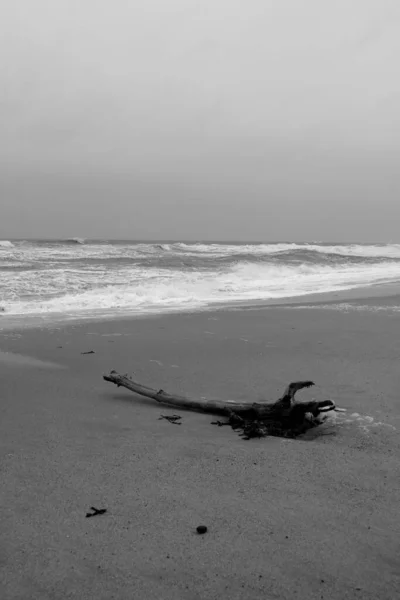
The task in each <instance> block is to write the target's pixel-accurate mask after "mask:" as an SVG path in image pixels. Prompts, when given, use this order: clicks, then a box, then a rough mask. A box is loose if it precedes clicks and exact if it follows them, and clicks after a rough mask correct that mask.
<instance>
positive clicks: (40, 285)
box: [1, 262, 400, 315]
mask: <svg viewBox="0 0 400 600" xmlns="http://www.w3.org/2000/svg"><path fill="white" fill-rule="evenodd" d="M2 277H3V282H4V283H5V284H6V285H5V292H3V294H4V295H5V299H4V300H3V301H2V303H1V304H2V306H4V307H5V310H6V312H7V313H8V314H13V315H23V314H40V313H55V312H65V313H73V312H81V311H91V310H118V311H121V310H125V311H128V312H129V311H131V310H132V311H139V312H150V311H154V310H160V311H162V310H168V309H171V308H177V309H178V308H201V307H204V306H207V305H209V304H212V303H229V302H232V301H241V300H242V301H249V300H268V299H276V298H288V297H293V296H302V295H306V294H309V293H317V292H332V291H336V290H345V289H351V288H355V287H360V286H368V285H370V284H372V283H384V282H387V281H392V280H393V279H396V278H397V279H399V278H400V263H377V264H373V265H347V266H342V267H341V268H338V267H337V266H327V265H321V264H318V265H315V264H308V265H304V264H303V265H298V266H290V265H285V264H279V265H276V264H265V263H249V262H239V263H236V264H229V265H228V266H226V267H225V268H221V267H218V268H216V269H213V270H206V269H195V270H189V271H181V270H177V269H162V268H157V267H152V268H145V267H138V266H130V265H128V266H124V267H119V268H113V269H106V268H103V267H99V266H93V268H85V269H84V270H79V269H76V268H71V267H69V268H64V269H62V270H60V269H57V268H47V269H38V270H36V269H35V270H30V271H27V272H22V273H19V272H13V273H8V272H7V271H5V272H3V274H2Z"/></svg>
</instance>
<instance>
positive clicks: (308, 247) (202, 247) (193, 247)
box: [172, 242, 400, 259]
mask: <svg viewBox="0 0 400 600" xmlns="http://www.w3.org/2000/svg"><path fill="white" fill-rule="evenodd" d="M172 247H173V248H175V249H176V250H177V251H180V252H190V253H195V254H197V255H198V254H208V255H210V254H212V255H215V256H217V255H219V256H227V255H231V256H234V255H240V254H242V255H243V254H249V255H271V254H283V253H289V252H290V253H295V252H301V251H307V252H316V253H319V254H332V255H339V256H343V257H346V256H349V257H352V256H357V257H360V258H363V257H366V258H399V259H400V244H314V243H306V242H305V243H301V244H296V243H286V242H282V243H274V244H273V243H271V244H217V243H215V244H198V243H197V244H188V243H182V242H180V243H176V244H173V245H172Z"/></svg>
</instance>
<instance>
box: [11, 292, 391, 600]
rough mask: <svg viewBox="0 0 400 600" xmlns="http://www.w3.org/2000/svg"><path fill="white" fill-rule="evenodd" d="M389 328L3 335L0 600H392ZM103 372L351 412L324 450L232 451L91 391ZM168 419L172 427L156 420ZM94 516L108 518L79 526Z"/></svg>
mask: <svg viewBox="0 0 400 600" xmlns="http://www.w3.org/2000/svg"><path fill="white" fill-rule="evenodd" d="M374 302H375V304H376V302H377V300H376V299H375V301H374ZM397 315H398V313H394V312H390V311H388V312H387V311H382V312H372V311H367V310H366V311H364V310H363V311H350V312H347V313H344V312H340V311H336V310H323V309H320V308H318V307H315V308H313V309H308V310H305V309H295V308H292V309H285V308H269V309H257V310H235V311H228V312H224V311H218V312H214V313H212V312H208V313H200V314H183V315H170V316H164V317H159V318H146V319H137V320H134V319H132V320H127V321H112V322H102V323H89V324H80V325H75V326H68V327H64V326H58V327H57V328H47V329H44V330H21V331H3V332H0V350H1V351H2V352H1V353H0V406H1V421H0V452H1V455H0V456H1V463H0V464H1V480H2V486H1V490H0V497H1V507H2V510H1V512H0V527H1V532H2V535H1V541H0V597H1V598H2V600H11V599H13V600H14V599H15V600H16V599H18V600H25V599H31V598H32V599H40V600H47V599H52V600H53V599H56V600H58V599H60V600H64V599H65V598H79V599H92V598H93V599H99V600H103V599H104V600H109V599H111V598H114V599H117V600H126V599H127V598H135V599H138V600H142V599H143V600H153V599H154V600H155V599H162V600H180V599H185V600H208V599H214V598H215V599H216V598H218V599H227V600H228V599H229V600H231V599H233V600H236V599H244V598H246V599H249V600H251V599H253V598H254V599H261V598H263V599H269V598H279V599H281V600H286V599H288V600H289V599H290V600H292V599H293V598H298V599H301V600H302V599H304V600H313V599H321V598H325V599H328V598H329V599H337V600H344V599H346V598H363V599H365V598H370V599H371V600H372V599H374V600H376V598H379V599H381V600H386V599H387V600H389V599H390V600H393V599H394V598H396V597H398V596H399V592H400V559H399V539H400V535H399V534H400V518H399V517H400V508H399V507H400V486H399V476H400V461H399V450H400V444H399V430H400V401H399V394H398V389H399V384H400V379H399V377H400V376H399V371H398V362H399V356H400V319H399V317H398V316H397ZM90 350H94V352H95V353H94V354H87V355H83V354H81V353H82V352H87V351H90ZM111 369H116V370H118V371H121V372H122V373H126V372H127V373H131V374H132V373H134V376H135V378H136V379H137V380H138V381H140V382H142V383H145V384H148V385H153V386H154V387H161V388H163V389H165V390H167V391H177V392H179V393H182V394H190V395H193V396H208V397H218V398H229V399H237V400H242V401H243V400H245V399H247V400H251V401H252V400H261V399H266V400H269V401H270V400H274V399H276V398H277V397H278V396H279V395H280V393H281V392H282V390H283V388H284V387H285V385H286V384H287V383H288V382H289V381H291V380H296V379H309V378H310V379H313V380H314V381H315V382H316V384H317V385H316V387H315V388H311V389H310V390H305V391H303V392H301V393H300V394H299V399H300V398H303V399H308V398H311V397H315V398H319V399H326V398H331V399H333V400H335V402H336V403H337V404H338V405H339V406H342V407H345V408H347V409H348V410H347V413H342V414H340V415H338V418H339V421H337V422H336V423H335V422H334V421H330V422H328V423H327V424H326V425H324V426H323V428H321V430H320V432H319V433H320V435H311V436H308V437H306V438H305V439H297V440H282V439H277V438H267V439H262V440H251V441H247V442H246V441H243V440H242V439H241V438H240V437H239V436H237V435H236V434H235V433H234V432H233V431H232V430H231V429H230V428H218V427H215V426H213V425H211V424H210V423H211V421H212V420H213V418H212V417H211V416H208V415H204V414H197V413H191V412H184V411H177V410H174V409H170V408H163V407H161V406H159V405H157V404H155V403H152V402H151V401H148V400H145V399H141V398H139V397H137V396H135V395H134V394H132V393H130V392H128V391H127V390H123V389H122V388H120V389H117V388H116V387H115V386H112V385H111V384H109V383H106V382H104V381H103V380H102V374H103V373H105V372H108V371H110V370H111ZM174 413H179V414H180V415H181V416H182V425H179V426H177V425H173V424H171V423H169V422H168V421H166V420H159V417H160V415H161V414H174ZM316 433H317V432H316ZM91 506H95V507H97V508H107V513H106V514H104V515H100V516H96V517H93V518H90V519H89V518H86V517H85V515H86V512H87V511H88V510H89V509H90V507H91ZM201 524H204V525H206V526H207V527H208V532H207V533H206V534H205V535H202V536H200V535H197V534H196V531H195V529H196V527H197V525H201Z"/></svg>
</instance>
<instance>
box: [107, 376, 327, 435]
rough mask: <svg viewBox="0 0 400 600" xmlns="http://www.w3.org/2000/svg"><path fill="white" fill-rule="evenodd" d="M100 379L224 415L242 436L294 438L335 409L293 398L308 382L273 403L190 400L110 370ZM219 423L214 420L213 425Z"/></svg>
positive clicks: (293, 385)
mask: <svg viewBox="0 0 400 600" xmlns="http://www.w3.org/2000/svg"><path fill="white" fill-rule="evenodd" d="M103 378H104V380H105V381H109V382H111V383H114V384H115V385H117V386H118V387H121V386H122V387H125V388H127V389H128V390H130V391H131V392H134V393H136V394H139V395H140V396H144V397H146V398H151V399H152V400H155V401H156V402H160V403H162V404H166V405H169V406H173V407H175V408H184V409H187V410H194V411H201V412H205V413H211V414H220V415H225V416H227V417H228V419H229V420H228V423H227V424H229V425H231V427H232V428H233V429H235V430H241V432H242V435H243V437H245V439H250V438H252V437H264V436H267V435H274V436H280V437H296V436H298V435H301V434H302V433H305V432H306V431H307V430H308V429H311V428H312V427H316V426H317V425H320V424H321V422H322V421H321V419H320V415H321V414H322V413H325V412H328V411H330V410H335V404H334V402H332V401H331V400H323V401H311V402H296V401H295V400H294V397H295V394H296V392H298V391H299V390H301V389H303V388H308V387H311V386H313V385H314V383H313V382H312V381H297V382H293V383H290V384H289V385H288V387H287V388H286V390H285V391H284V393H283V395H282V397H281V398H279V400H277V401H276V402H273V403H257V402H253V403H241V402H235V401H233V400H194V399H192V398H187V397H186V396H180V395H177V394H168V393H167V392H165V391H164V390H158V391H157V390H156V389H154V388H151V387H148V386H145V385H142V384H140V383H137V382H136V381H133V380H132V379H130V378H128V377H127V376H125V375H121V374H119V373H118V372H117V371H111V372H110V373H109V375H104V376H103ZM220 423H221V422H220V421H217V424H220Z"/></svg>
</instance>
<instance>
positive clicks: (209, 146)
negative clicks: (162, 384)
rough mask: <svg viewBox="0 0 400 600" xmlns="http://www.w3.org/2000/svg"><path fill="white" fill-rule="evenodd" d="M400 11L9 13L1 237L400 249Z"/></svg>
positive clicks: (65, 9) (34, 5) (228, 0)
mask: <svg viewBox="0 0 400 600" xmlns="http://www.w3.org/2000/svg"><path fill="white" fill-rule="evenodd" d="M399 63H400V2H399V0H246V1H244V0H201V1H197V0H113V1H110V0H34V1H33V0H2V2H1V9H0V77H1V87H0V102H1V110H0V208H1V211H0V237H3V238H10V237H26V236H30V237H64V236H84V237H108V238H111V237H115V238H118V237H119V238H141V239H146V238H162V239H220V240H221V239H228V240H235V239H237V240H244V239H247V240H251V239H254V240H266V241H267V240H276V239H285V240H287V239H296V240H337V241H341V240H343V241H346V240H350V241H357V240H359V241H362V240H367V241H368V240H377V241H398V242H400V77H399Z"/></svg>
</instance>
